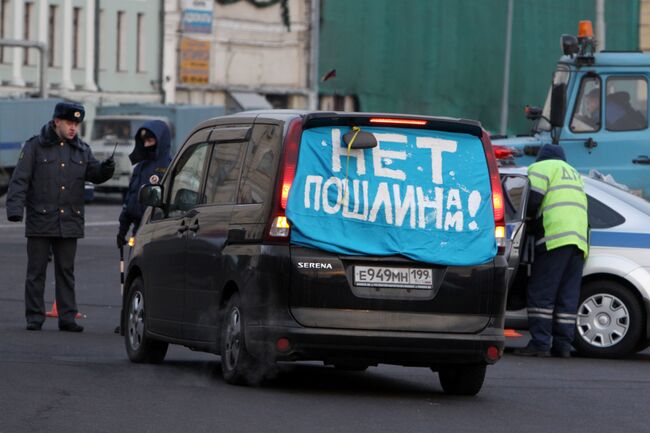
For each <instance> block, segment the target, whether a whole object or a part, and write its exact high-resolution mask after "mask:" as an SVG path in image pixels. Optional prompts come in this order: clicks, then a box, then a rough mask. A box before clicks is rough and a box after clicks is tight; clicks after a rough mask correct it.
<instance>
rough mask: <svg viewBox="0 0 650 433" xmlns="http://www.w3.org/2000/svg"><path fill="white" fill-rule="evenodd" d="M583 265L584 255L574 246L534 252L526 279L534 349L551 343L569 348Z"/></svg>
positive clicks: (548, 346) (556, 347) (563, 348)
mask: <svg viewBox="0 0 650 433" xmlns="http://www.w3.org/2000/svg"><path fill="white" fill-rule="evenodd" d="M583 265H584V254H583V252H582V251H581V250H580V249H579V248H578V247H576V246H574V245H568V246H564V247H560V248H555V249H553V250H550V251H542V252H540V251H536V254H535V262H534V264H533V269H532V274H531V276H530V279H529V281H528V327H529V331H530V336H531V341H530V344H531V345H532V346H534V347H536V348H537V349H540V350H548V349H550V348H551V344H552V345H553V349H554V350H569V349H570V347H571V342H572V341H573V335H574V331H575V323H576V312H577V309H578V301H579V298H580V282H581V280H582V268H583ZM551 338H552V340H551Z"/></svg>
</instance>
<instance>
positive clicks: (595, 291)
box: [573, 280, 643, 358]
mask: <svg viewBox="0 0 650 433" xmlns="http://www.w3.org/2000/svg"><path fill="white" fill-rule="evenodd" d="M642 330H643V311H642V309H641V305H640V304H639V301H638V299H637V298H636V296H634V294H633V293H632V292H631V290H630V289H629V288H627V287H625V286H623V285H622V284H619V283H617V282H615V281H607V280H597V281H591V282H589V283H587V284H585V285H584V286H583V287H582V292H581V294H580V304H579V306H578V315H577V318H576V335H575V338H574V342H573V345H574V346H575V348H576V349H577V350H578V352H580V353H582V354H584V355H587V356H594V357H605V358H619V357H622V356H625V355H629V354H630V353H633V352H634V351H635V349H636V347H637V345H638V344H639V339H640V337H641V333H642Z"/></svg>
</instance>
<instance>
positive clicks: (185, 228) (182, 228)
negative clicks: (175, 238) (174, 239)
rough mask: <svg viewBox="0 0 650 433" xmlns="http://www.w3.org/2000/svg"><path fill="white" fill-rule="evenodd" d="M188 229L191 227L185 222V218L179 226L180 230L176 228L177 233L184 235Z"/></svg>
mask: <svg viewBox="0 0 650 433" xmlns="http://www.w3.org/2000/svg"><path fill="white" fill-rule="evenodd" d="M187 229H189V227H188V226H187V224H185V220H183V221H181V226H180V227H179V228H178V230H176V233H178V234H179V235H182V234H183V233H185V232H186V231H187Z"/></svg>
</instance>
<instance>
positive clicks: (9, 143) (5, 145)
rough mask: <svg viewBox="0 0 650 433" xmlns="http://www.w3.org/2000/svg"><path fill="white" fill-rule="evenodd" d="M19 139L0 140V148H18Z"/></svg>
mask: <svg viewBox="0 0 650 433" xmlns="http://www.w3.org/2000/svg"><path fill="white" fill-rule="evenodd" d="M21 144H22V143H21V142H20V141H13V142H12V141H0V149H2V150H9V149H20V145H21Z"/></svg>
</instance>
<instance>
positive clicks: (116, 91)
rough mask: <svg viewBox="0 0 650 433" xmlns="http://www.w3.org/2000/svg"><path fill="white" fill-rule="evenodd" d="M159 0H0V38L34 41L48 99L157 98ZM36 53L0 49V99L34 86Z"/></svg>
mask: <svg viewBox="0 0 650 433" xmlns="http://www.w3.org/2000/svg"><path fill="white" fill-rule="evenodd" d="M161 13H162V1H160V0H0V39H2V40H22V41H33V42H39V43H41V44H44V45H45V46H47V57H46V58H45V60H44V63H45V65H44V67H45V81H46V86H47V93H48V95H49V96H56V97H61V98H67V99H72V100H77V101H83V102H86V103H93V104H95V105H100V104H103V103H116V102H155V101H160V100H161V99H162V96H161V95H162V92H161V80H160V77H161V68H162V61H161V58H162V45H161V38H162V27H161V18H162V14H161ZM40 63H41V60H40V56H39V51H38V50H36V49H33V48H22V47H18V48H16V47H9V46H6V45H4V46H0V97H24V96H30V95H33V94H35V93H37V92H38V91H39V90H40V89H39V86H40V82H39V79H38V77H39V73H40V68H41V67H43V65H41V64H40Z"/></svg>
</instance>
